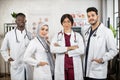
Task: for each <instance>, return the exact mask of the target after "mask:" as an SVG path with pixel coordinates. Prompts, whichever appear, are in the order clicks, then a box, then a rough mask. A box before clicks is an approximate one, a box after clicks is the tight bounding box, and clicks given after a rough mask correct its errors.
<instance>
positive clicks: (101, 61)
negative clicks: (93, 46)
mask: <svg viewBox="0 0 120 80" xmlns="http://www.w3.org/2000/svg"><path fill="white" fill-rule="evenodd" d="M92 61H95V62H97V63H100V64H102V63H103V59H102V58H100V59H92Z"/></svg>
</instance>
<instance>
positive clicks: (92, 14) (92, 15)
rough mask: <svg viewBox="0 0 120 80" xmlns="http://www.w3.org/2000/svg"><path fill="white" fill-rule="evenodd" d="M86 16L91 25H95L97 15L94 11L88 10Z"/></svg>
mask: <svg viewBox="0 0 120 80" xmlns="http://www.w3.org/2000/svg"><path fill="white" fill-rule="evenodd" d="M87 16H88V22H89V23H90V24H91V25H95V24H96V23H97V21H98V15H97V14H96V13H95V12H94V11H91V12H88V13H87Z"/></svg>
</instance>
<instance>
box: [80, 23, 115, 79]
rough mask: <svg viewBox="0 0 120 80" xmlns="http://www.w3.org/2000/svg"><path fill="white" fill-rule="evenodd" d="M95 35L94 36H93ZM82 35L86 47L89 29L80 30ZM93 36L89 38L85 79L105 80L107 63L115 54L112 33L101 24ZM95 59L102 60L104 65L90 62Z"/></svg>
mask: <svg viewBox="0 0 120 80" xmlns="http://www.w3.org/2000/svg"><path fill="white" fill-rule="evenodd" d="M95 33H96V36H93V35H94V34H95ZM82 34H83V36H84V41H85V44H86V46H87V42H88V38H89V34H90V28H87V29H84V28H82ZM93 35H92V36H91V38H90V44H89V52H88V59H87V73H86V77H91V78H97V79H104V78H107V64H108V61H109V60H110V59H112V58H113V57H114V56H115V55H116V54H117V49H116V45H115V41H114V36H113V33H112V31H111V30H109V29H108V28H107V27H105V26H104V25H103V24H102V23H101V24H100V26H99V27H98V29H97V31H96V32H94V33H93ZM95 58H97V59H100V58H103V61H104V63H103V64H99V63H97V62H95V61H93V62H92V61H91V60H92V59H95ZM83 68H85V57H84V60H83Z"/></svg>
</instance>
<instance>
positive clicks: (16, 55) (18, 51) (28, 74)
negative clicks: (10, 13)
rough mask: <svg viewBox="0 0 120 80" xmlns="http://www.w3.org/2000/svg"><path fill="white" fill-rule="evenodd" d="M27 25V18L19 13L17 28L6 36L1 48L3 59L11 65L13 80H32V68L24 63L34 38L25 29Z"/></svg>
mask: <svg viewBox="0 0 120 80" xmlns="http://www.w3.org/2000/svg"><path fill="white" fill-rule="evenodd" d="M25 23H26V16H25V15H24V14H23V13H18V14H17V15H16V24H17V27H16V28H15V29H14V30H11V31H9V32H8V33H7V34H6V35H5V38H4V40H3V43H2V46H1V54H2V57H3V58H4V60H5V61H6V62H10V64H11V66H10V73H11V80H32V67H31V66H30V65H28V64H26V63H24V61H23V55H24V52H25V50H26V47H27V45H28V44H29V41H30V40H31V38H32V36H31V33H30V32H28V31H27V30H26V29H25ZM8 50H10V53H9V52H8ZM9 54H10V55H9Z"/></svg>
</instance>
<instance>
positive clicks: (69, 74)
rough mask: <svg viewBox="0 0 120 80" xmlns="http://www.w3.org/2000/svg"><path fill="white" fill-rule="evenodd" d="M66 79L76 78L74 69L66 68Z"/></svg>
mask: <svg viewBox="0 0 120 80" xmlns="http://www.w3.org/2000/svg"><path fill="white" fill-rule="evenodd" d="M65 80H74V69H73V68H68V69H65Z"/></svg>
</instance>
